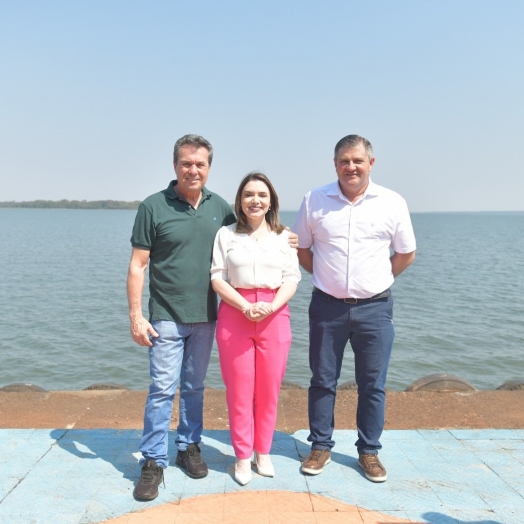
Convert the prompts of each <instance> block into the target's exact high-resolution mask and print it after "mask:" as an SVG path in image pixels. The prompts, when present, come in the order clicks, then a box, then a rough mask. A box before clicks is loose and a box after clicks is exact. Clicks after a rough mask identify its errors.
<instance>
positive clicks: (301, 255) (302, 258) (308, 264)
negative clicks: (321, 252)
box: [297, 247, 313, 273]
mask: <svg viewBox="0 0 524 524" xmlns="http://www.w3.org/2000/svg"><path fill="white" fill-rule="evenodd" d="M297 254H298V262H299V263H300V265H301V266H302V267H303V268H304V269H305V270H306V271H307V272H308V273H313V251H311V249H309V248H301V247H299V248H298V249H297Z"/></svg>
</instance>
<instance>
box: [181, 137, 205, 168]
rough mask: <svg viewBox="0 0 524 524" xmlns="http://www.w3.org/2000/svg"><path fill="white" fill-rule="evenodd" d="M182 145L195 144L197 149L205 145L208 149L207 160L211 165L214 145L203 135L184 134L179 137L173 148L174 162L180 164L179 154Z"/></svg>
mask: <svg viewBox="0 0 524 524" xmlns="http://www.w3.org/2000/svg"><path fill="white" fill-rule="evenodd" d="M182 146H193V147H196V148H197V149H198V148H199V147H204V148H205V149H207V153H208V156H207V161H208V163H209V165H211V162H212V160H213V146H212V145H211V144H210V143H209V142H208V141H207V140H206V139H205V138H204V137H203V136H200V135H184V136H183V137H182V138H179V139H178V140H177V141H176V143H175V147H174V149H173V162H174V163H175V164H178V154H179V153H180V148H181V147H182Z"/></svg>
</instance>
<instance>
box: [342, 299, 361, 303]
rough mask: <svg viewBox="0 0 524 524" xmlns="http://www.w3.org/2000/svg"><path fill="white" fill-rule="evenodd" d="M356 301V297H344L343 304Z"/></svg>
mask: <svg viewBox="0 0 524 524" xmlns="http://www.w3.org/2000/svg"><path fill="white" fill-rule="evenodd" d="M357 301H358V298H345V299H344V303H345V304H356V303H357Z"/></svg>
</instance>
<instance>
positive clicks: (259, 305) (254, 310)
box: [246, 302, 274, 322]
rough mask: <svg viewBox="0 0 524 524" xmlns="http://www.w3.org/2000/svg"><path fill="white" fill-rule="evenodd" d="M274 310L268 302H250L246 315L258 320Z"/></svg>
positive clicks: (255, 320) (254, 320) (250, 318)
mask: <svg viewBox="0 0 524 524" xmlns="http://www.w3.org/2000/svg"><path fill="white" fill-rule="evenodd" d="M273 312H274V310H273V306H272V305H271V304H270V303H269V302H256V303H255V304H251V306H250V308H249V310H247V311H246V316H247V318H249V320H252V321H253V322H260V321H261V320H264V319H265V318H267V317H268V316H269V315H272V314H273Z"/></svg>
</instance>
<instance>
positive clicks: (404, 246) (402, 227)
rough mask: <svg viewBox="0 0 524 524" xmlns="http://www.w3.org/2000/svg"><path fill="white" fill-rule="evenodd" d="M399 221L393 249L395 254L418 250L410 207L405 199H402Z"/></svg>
mask: <svg viewBox="0 0 524 524" xmlns="http://www.w3.org/2000/svg"><path fill="white" fill-rule="evenodd" d="M397 219H398V223H397V230H396V231H395V236H394V238H393V241H392V243H391V247H392V248H393V251H395V253H412V252H413V251H415V250H416V249H417V242H416V240H415V233H414V232H413V225H412V224H411V217H410V215H409V210H408V205H407V204H406V201H405V200H404V199H402V202H401V204H400V209H399V212H398V215H397Z"/></svg>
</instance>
